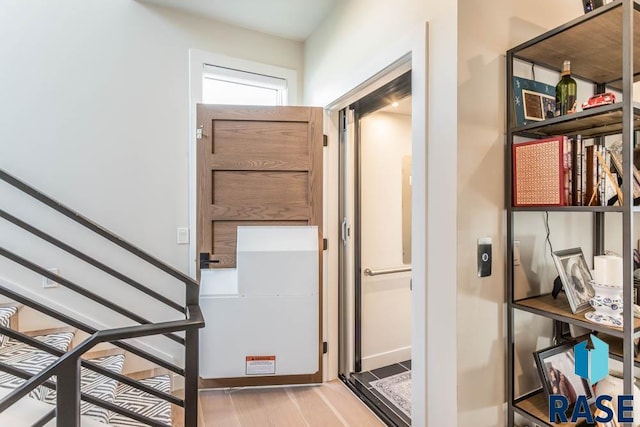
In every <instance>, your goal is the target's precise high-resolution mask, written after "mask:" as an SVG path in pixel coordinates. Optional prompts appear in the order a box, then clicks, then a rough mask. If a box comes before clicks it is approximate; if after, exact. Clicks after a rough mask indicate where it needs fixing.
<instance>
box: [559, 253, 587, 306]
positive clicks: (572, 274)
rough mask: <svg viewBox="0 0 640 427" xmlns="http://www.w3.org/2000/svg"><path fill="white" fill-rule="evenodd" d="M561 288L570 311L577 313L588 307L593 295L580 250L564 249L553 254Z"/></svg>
mask: <svg viewBox="0 0 640 427" xmlns="http://www.w3.org/2000/svg"><path fill="white" fill-rule="evenodd" d="M553 261H554V263H555V264H556V269H557V270H558V275H559V276H560V280H561V281H562V287H563V288H564V292H565V293H566V294H567V299H568V300H569V306H570V307H571V311H572V312H573V313H574V314H575V313H579V312H581V311H584V310H586V309H588V308H589V307H590V305H589V300H590V299H591V298H592V297H593V296H594V295H595V291H594V290H593V286H591V283H589V282H590V281H591V279H592V277H591V272H590V271H589V267H588V266H587V262H586V261H585V259H584V255H583V254H582V249H581V248H572V249H565V250H562V251H554V252H553Z"/></svg>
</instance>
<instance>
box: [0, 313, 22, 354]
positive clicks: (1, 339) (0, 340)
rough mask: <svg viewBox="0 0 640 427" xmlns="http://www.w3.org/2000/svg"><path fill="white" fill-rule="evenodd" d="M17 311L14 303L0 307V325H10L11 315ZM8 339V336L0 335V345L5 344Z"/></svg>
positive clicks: (6, 326)
mask: <svg viewBox="0 0 640 427" xmlns="http://www.w3.org/2000/svg"><path fill="white" fill-rule="evenodd" d="M17 312H18V306H16V305H9V306H4V307H0V325H2V326H4V327H5V328H8V327H9V326H11V317H13V315H15V314H16V313H17ZM8 339H9V337H7V336H5V335H0V346H3V345H5V343H6V341H7V340H8Z"/></svg>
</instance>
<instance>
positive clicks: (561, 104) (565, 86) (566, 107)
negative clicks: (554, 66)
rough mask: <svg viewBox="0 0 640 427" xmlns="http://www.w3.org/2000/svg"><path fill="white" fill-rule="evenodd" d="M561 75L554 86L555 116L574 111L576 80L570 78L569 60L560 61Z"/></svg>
mask: <svg viewBox="0 0 640 427" xmlns="http://www.w3.org/2000/svg"><path fill="white" fill-rule="evenodd" d="M560 76H561V77H562V78H561V79H560V81H559V82H558V85H557V86H556V116H563V115H565V114H571V113H575V112H576V102H577V101H576V93H577V85H576V81H575V80H574V79H573V78H571V62H570V61H564V62H563V63H562V73H561V74H560Z"/></svg>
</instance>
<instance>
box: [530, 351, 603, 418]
mask: <svg viewBox="0 0 640 427" xmlns="http://www.w3.org/2000/svg"><path fill="white" fill-rule="evenodd" d="M574 345H576V341H575V340H570V341H567V342H564V343H562V344H560V345H556V346H553V347H549V348H545V349H543V350H540V351H536V352H535V353H533V356H534V358H535V360H536V366H537V367H538V373H539V374H540V380H541V381H542V387H543V388H544V391H545V393H546V395H547V399H548V398H549V396H550V395H553V394H555V395H558V394H559V395H563V396H565V397H566V398H567V399H568V401H569V407H568V408H567V413H568V414H570V413H571V412H572V411H573V407H574V406H575V403H576V401H577V399H578V396H585V397H586V398H587V402H588V403H592V402H594V401H595V398H596V395H595V393H594V391H593V389H592V388H591V386H590V385H589V381H588V380H586V379H584V378H581V377H579V376H578V375H576V374H575V366H576V362H575V357H574V354H573V346H574Z"/></svg>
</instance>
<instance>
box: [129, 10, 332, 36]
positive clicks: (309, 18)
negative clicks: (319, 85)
mask: <svg viewBox="0 0 640 427" xmlns="http://www.w3.org/2000/svg"><path fill="white" fill-rule="evenodd" d="M141 1H144V2H146V3H151V4H159V5H163V6H167V7H170V8H172V9H178V10H181V11H184V12H188V13H192V14H195V15H199V16H204V17H207V18H212V19H215V20H216V21H221V22H225V23H228V24H233V25H237V26H239V27H244V28H248V29H250V30H255V31H260V32H263V33H267V34H272V35H275V36H279V37H285V38H288V39H293V40H297V41H303V40H306V39H307V37H309V35H310V34H311V33H312V32H313V30H314V29H315V28H316V27H317V26H318V25H319V24H320V23H321V22H322V20H323V19H324V18H325V17H326V16H327V15H328V14H329V12H330V11H331V9H332V8H333V6H334V5H335V3H336V2H337V0H268V1H266V0H141Z"/></svg>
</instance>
